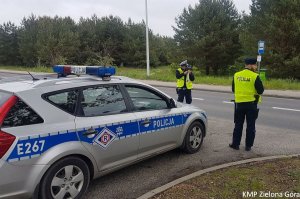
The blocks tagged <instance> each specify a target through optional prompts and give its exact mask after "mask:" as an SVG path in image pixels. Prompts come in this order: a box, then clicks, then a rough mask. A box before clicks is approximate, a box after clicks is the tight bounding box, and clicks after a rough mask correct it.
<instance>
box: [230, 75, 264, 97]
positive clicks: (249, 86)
mask: <svg viewBox="0 0 300 199" xmlns="http://www.w3.org/2000/svg"><path fill="white" fill-rule="evenodd" d="M257 76H258V74H257V73H255V72H253V71H251V70H248V69H245V70H242V71H240V72H237V73H235V74H234V96H235V102H236V103H241V102H254V101H255V95H258V94H257V92H256V89H255V80H256V78H257ZM258 102H261V96H259V100H258Z"/></svg>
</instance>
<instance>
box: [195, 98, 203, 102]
mask: <svg viewBox="0 0 300 199" xmlns="http://www.w3.org/2000/svg"><path fill="white" fill-rule="evenodd" d="M193 99H194V100H201V101H203V100H204V99H202V98H193Z"/></svg>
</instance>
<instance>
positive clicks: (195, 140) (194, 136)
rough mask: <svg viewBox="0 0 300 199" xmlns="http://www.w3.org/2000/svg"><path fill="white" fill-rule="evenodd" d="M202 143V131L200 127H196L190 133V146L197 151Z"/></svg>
mask: <svg viewBox="0 0 300 199" xmlns="http://www.w3.org/2000/svg"><path fill="white" fill-rule="evenodd" d="M201 141H202V130H201V128H200V127H199V126H195V127H194V128H193V129H192V130H191V133H190V145H191V147H192V148H193V149H197V148H198V147H199V146H200V144H201Z"/></svg>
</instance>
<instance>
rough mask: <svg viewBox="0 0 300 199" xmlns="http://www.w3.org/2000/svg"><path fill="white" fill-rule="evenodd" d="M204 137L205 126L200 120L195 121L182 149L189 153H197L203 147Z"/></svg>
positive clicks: (188, 131) (187, 133)
mask: <svg viewBox="0 0 300 199" xmlns="http://www.w3.org/2000/svg"><path fill="white" fill-rule="evenodd" d="M203 138H204V128H203V125H202V124H201V123H200V122H199V121H195V122H193V123H192V124H191V125H190V126H189V128H188V130H187V132H186V134H185V138H184V140H183V143H182V146H181V149H182V150H183V151H184V152H186V153H189V154H192V153H196V152H197V151H199V149H200V148H201V145H202V143H203Z"/></svg>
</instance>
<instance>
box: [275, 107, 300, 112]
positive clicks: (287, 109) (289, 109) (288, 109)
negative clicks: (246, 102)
mask: <svg viewBox="0 0 300 199" xmlns="http://www.w3.org/2000/svg"><path fill="white" fill-rule="evenodd" d="M272 108H273V109H278V110H285V111H296V112H300V110H298V109H291V108H280V107H272Z"/></svg>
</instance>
